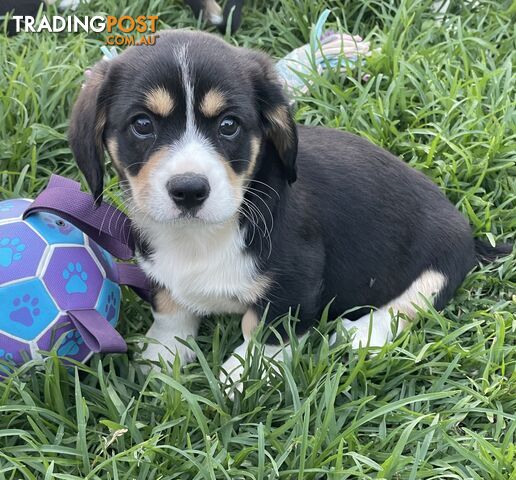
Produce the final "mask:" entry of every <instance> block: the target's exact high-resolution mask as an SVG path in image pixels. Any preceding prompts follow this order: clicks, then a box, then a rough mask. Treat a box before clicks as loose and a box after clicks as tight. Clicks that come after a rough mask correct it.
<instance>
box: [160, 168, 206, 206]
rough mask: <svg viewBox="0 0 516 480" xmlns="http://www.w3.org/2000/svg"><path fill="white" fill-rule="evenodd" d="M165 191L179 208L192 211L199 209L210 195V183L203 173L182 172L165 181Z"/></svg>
mask: <svg viewBox="0 0 516 480" xmlns="http://www.w3.org/2000/svg"><path fill="white" fill-rule="evenodd" d="M167 191H168V194H169V195H170V198H171V199H172V200H173V201H174V203H175V204H176V205H177V207H178V208H179V209H180V210H183V211H192V210H197V209H199V208H200V207H201V205H202V204H203V203H204V201H205V200H206V199H207V198H208V196H209V195H210V183H209V182H208V179H207V178H206V177H205V176H204V175H199V174H197V173H184V174H182V175H174V176H173V177H172V178H171V179H170V180H169V181H168V182H167Z"/></svg>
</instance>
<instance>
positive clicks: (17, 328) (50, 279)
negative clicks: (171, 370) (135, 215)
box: [0, 199, 120, 372]
mask: <svg viewBox="0 0 516 480" xmlns="http://www.w3.org/2000/svg"><path fill="white" fill-rule="evenodd" d="M31 203H32V201H31V200H26V199H16V200H4V201H2V202H0V305H1V311H2V314H1V317H0V372H1V371H2V370H3V371H4V372H5V371H8V365H9V364H15V365H20V364H21V363H23V362H24V361H26V360H28V359H32V358H41V353H40V352H41V351H50V350H51V349H53V348H56V349H57V353H58V354H59V355H62V356H66V357H69V358H72V359H75V360H78V361H86V360H88V358H89V357H90V356H91V355H92V352H91V351H90V350H89V348H88V347H87V346H86V344H85V343H84V340H83V339H82V337H81V335H80V333H79V331H78V330H77V329H76V328H75V327H74V325H73V323H72V322H71V320H70V318H69V316H68V314H67V312H68V311H71V310H82V309H95V310H97V312H99V314H100V315H102V316H103V317H104V318H105V319H106V320H108V321H109V323H110V324H111V325H113V326H115V325H116V323H117V321H118V315H119V311H120V286H119V285H118V283H117V275H116V272H117V270H116V268H115V263H114V261H113V257H112V256H111V254H109V253H108V252H107V251H106V250H104V249H103V248H101V247H100V246H99V245H97V244H96V243H95V242H94V241H93V240H91V239H90V238H88V237H86V235H84V233H82V232H81V231H80V230H79V229H77V228H76V227H74V226H73V225H72V224H70V223H69V222H67V221H65V220H63V219H61V218H60V217H58V216H56V215H53V214H51V213H35V214H32V215H30V216H29V217H28V218H27V219H26V220H23V218H22V216H23V213H24V211H25V209H26V208H27V207H28V206H29V205H30V204H31Z"/></svg>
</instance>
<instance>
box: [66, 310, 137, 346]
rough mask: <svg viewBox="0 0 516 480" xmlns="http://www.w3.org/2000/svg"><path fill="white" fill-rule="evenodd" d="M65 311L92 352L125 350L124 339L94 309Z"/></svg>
mask: <svg viewBox="0 0 516 480" xmlns="http://www.w3.org/2000/svg"><path fill="white" fill-rule="evenodd" d="M67 313H68V316H69V317H70V320H71V321H72V323H73V324H74V326H75V328H76V329H77V330H78V331H79V333H80V334H81V337H82V338H83V340H84V343H85V344H86V345H87V346H88V348H89V349H90V350H91V351H92V352H97V353H98V352H104V353H123V352H127V345H126V343H125V340H124V339H123V338H122V336H121V335H120V334H119V333H118V332H117V331H116V330H115V329H114V328H113V327H112V326H111V324H110V323H109V322H108V321H107V320H106V319H105V318H104V317H103V316H102V315H100V313H99V312H97V311H96V310H68V312H67Z"/></svg>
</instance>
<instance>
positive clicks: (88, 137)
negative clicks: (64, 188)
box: [68, 60, 108, 204]
mask: <svg viewBox="0 0 516 480" xmlns="http://www.w3.org/2000/svg"><path fill="white" fill-rule="evenodd" d="M107 71H108V62H107V61H106V60H102V61H100V62H99V63H97V64H96V65H95V67H94V68H93V70H92V71H91V73H90V76H89V77H88V80H87V81H86V83H85V84H84V85H83V87H82V89H81V92H80V93H79V97H78V98H77V101H76V102H75V105H74V106H73V110H72V117H71V119H70V126H69V129H68V140H69V143H70V147H71V149H72V152H73V155H74V157H75V160H76V162H77V165H78V166H79V169H80V170H81V172H82V173H83V175H84V177H85V178H86V182H87V183H88V186H89V187H90V190H91V193H92V194H93V196H94V197H95V203H97V204H99V203H100V202H101V200H102V192H103V190H104V186H103V185H104V139H103V134H104V127H105V124H106V117H107V102H106V99H105V98H104V97H105V93H106V90H107V88H106V87H107V85H106V83H107V82H106V77H107Z"/></svg>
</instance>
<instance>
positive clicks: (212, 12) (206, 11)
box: [185, 0, 244, 33]
mask: <svg viewBox="0 0 516 480" xmlns="http://www.w3.org/2000/svg"><path fill="white" fill-rule="evenodd" d="M185 3H187V4H188V5H190V8H191V9H192V10H193V12H194V15H195V16H196V17H199V16H200V15H202V17H203V18H206V19H207V20H208V22H210V23H211V24H212V25H215V26H216V27H217V28H218V29H219V30H220V31H221V32H222V33H224V32H226V30H227V28H228V23H230V28H229V31H230V32H231V33H234V32H236V31H237V30H238V27H239V26H240V23H241V21H242V7H243V5H244V0H227V1H226V5H225V6H224V10H223V9H222V7H221V6H220V5H219V3H218V2H216V1H215V0H185Z"/></svg>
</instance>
